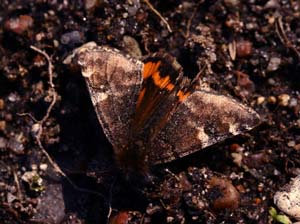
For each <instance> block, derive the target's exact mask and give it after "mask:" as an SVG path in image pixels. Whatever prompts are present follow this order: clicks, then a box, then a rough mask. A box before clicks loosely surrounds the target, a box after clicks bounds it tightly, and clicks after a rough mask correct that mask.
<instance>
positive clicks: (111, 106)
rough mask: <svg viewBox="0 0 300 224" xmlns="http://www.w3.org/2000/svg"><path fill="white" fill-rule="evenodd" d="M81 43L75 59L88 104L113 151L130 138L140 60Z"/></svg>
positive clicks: (141, 65)
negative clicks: (86, 91) (86, 93)
mask: <svg viewBox="0 0 300 224" xmlns="http://www.w3.org/2000/svg"><path fill="white" fill-rule="evenodd" d="M84 46H87V47H86V48H84ZM84 46H83V47H81V49H79V50H77V54H78V55H77V58H78V64H79V65H80V66H81V71H82V75H83V76H84V78H85V81H86V83H87V87H88V89H89V92H90V96H91V99H92V103H93V105H94V108H95V110H96V113H97V116H98V119H99V121H100V123H101V125H102V128H103V131H104V133H105V134H106V136H107V138H108V139H109V141H110V142H111V144H112V145H113V146H114V149H115V150H118V149H121V148H122V147H123V146H125V145H127V144H128V142H127V141H128V139H129V138H130V136H129V135H130V125H131V123H132V118H133V115H134V112H135V107H136V101H137V98H138V95H139V92H140V89H141V84H142V81H143V79H142V74H141V73H142V70H143V63H142V62H141V61H138V60H134V59H130V58H129V57H126V56H124V55H122V54H121V53H119V52H118V50H116V49H112V48H108V47H102V46H101V47H100V46H97V45H92V46H90V45H84Z"/></svg>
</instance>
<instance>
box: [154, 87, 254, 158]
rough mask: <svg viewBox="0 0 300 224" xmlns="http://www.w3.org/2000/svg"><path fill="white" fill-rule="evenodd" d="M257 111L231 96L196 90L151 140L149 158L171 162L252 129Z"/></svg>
mask: <svg viewBox="0 0 300 224" xmlns="http://www.w3.org/2000/svg"><path fill="white" fill-rule="evenodd" d="M258 123H259V116H258V114H257V113H256V112H255V111H254V110H252V109H251V108H249V107H246V106H244V105H242V104H240V103H238V102H236V101H235V100H233V99H231V98H230V97H226V96H222V95H217V94H214V93H210V92H204V91H194V92H193V93H192V94H191V95H190V96H188V97H187V98H186V99H185V100H184V101H183V102H182V103H181V104H179V105H178V107H177V109H176V111H175V113H173V115H172V116H171V117H170V119H169V120H168V122H167V123H166V125H165V126H164V128H163V129H162V130H161V131H160V133H159V134H158V135H157V137H156V138H155V139H154V140H153V141H152V142H151V150H149V161H150V163H152V164H159V163H164V162H168V161H171V160H174V159H177V158H180V157H183V156H186V155H188V154H191V153H193V152H195V151H198V150H200V149H203V148H205V147H207V146H210V145H212V144H215V143H217V142H220V141H222V140H224V139H226V138H228V137H230V136H233V135H237V134H240V133H242V132H244V131H247V130H250V129H252V128H253V127H254V126H256V125H257V124H258Z"/></svg>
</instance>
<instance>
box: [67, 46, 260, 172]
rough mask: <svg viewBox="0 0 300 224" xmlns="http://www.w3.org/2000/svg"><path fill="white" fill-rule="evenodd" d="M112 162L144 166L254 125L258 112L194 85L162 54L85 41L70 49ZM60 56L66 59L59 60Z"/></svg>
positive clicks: (130, 167) (143, 168) (140, 169)
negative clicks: (136, 53)
mask: <svg viewBox="0 0 300 224" xmlns="http://www.w3.org/2000/svg"><path fill="white" fill-rule="evenodd" d="M71 58H75V62H76V63H77V64H78V65H79V66H80V67H81V73H82V75H83V77H84V78H85V81H86V84H87V88H88V90H89V93H90V97H91V101H92V103H93V105H94V108H95V111H96V114H97V117H98V120H99V122H100V124H101V126H102V128H103V130H104V133H105V135H106V137H107V138H108V140H109V141H110V143H111V145H112V147H113V150H114V153H115V156H116V160H117V162H118V164H119V165H120V167H121V168H122V169H124V170H135V171H137V172H141V173H143V172H146V170H147V169H148V167H149V166H152V165H155V164H161V163H166V162H170V161H172V160H175V159H178V158H181V157H184V156H186V155H189V154H191V153H193V152H196V151H198V150H200V149H203V148H206V147H208V146H210V145H213V144H215V143H217V142H220V141H222V140H224V139H226V138H228V137H230V136H234V135H237V134H240V133H242V132H245V131H247V130H250V129H252V128H253V127H255V126H256V125H257V124H258V123H259V121H260V117H259V115H258V114H257V113H256V112H255V111H254V110H253V109H251V108H249V107H247V106H245V105H243V104H241V103H239V102H237V101H235V100H234V99H232V98H231V97H227V96H224V95H220V94H217V93H213V92H211V91H205V90H201V89H199V88H197V86H198V85H197V83H198V81H199V77H197V78H195V79H194V80H190V79H189V78H188V77H186V76H184V75H183V72H182V67H181V66H180V65H179V64H178V62H177V61H176V60H175V59H174V58H173V57H171V56H170V55H168V54H161V53H158V54H153V55H151V56H149V57H146V58H145V59H144V60H143V61H140V60H137V59H134V58H132V57H130V56H127V55H125V54H123V53H121V52H120V51H118V50H117V49H114V48H110V47H105V46H97V44H96V43H94V42H89V43H87V44H84V45H83V46H81V47H79V48H77V49H76V50H74V52H73V54H72V55H71V56H70V57H69V58H68V60H69V61H70V60H71ZM65 61H66V60H65Z"/></svg>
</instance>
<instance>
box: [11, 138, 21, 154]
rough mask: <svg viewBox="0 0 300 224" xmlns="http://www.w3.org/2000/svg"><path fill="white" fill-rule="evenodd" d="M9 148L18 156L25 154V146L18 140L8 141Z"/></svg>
mask: <svg viewBox="0 0 300 224" xmlns="http://www.w3.org/2000/svg"><path fill="white" fill-rule="evenodd" d="M7 147H8V148H10V149H11V150H12V151H13V152H14V153H16V154H18V155H22V154H24V150H25V148H24V145H23V144H22V143H21V142H20V141H19V140H17V139H15V138H11V139H9V140H8V143H7Z"/></svg>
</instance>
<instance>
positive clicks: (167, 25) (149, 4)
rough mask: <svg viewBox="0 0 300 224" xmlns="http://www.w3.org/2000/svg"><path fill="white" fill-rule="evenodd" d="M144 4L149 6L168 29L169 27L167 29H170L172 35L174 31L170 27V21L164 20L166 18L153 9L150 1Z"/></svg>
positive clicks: (145, 0) (146, 0)
mask: <svg viewBox="0 0 300 224" xmlns="http://www.w3.org/2000/svg"><path fill="white" fill-rule="evenodd" d="M144 2H145V3H146V4H147V5H148V6H149V8H150V9H151V10H152V11H153V12H154V13H155V14H156V15H157V16H158V17H159V18H160V19H161V20H162V22H163V23H164V24H165V25H166V27H167V29H168V31H169V32H170V33H172V32H173V31H172V29H171V27H170V25H169V23H168V21H167V20H166V19H165V18H164V17H162V15H161V14H160V13H159V12H158V11H157V10H156V9H155V8H154V7H153V5H152V4H151V3H150V2H149V1H148V0H144Z"/></svg>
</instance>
